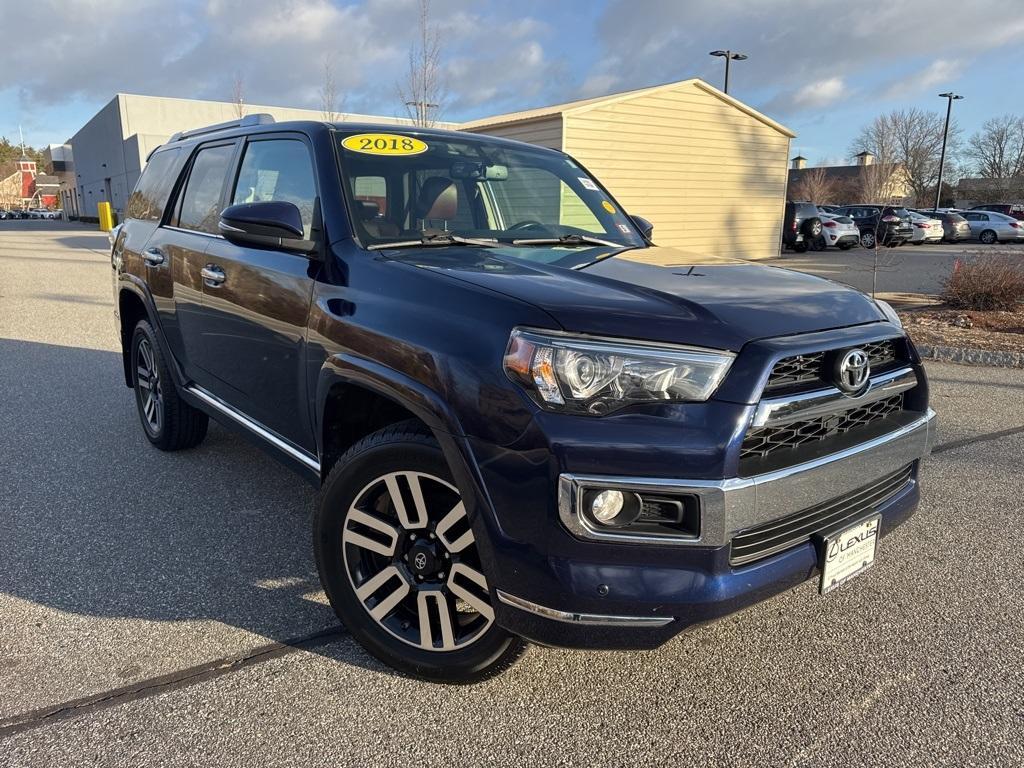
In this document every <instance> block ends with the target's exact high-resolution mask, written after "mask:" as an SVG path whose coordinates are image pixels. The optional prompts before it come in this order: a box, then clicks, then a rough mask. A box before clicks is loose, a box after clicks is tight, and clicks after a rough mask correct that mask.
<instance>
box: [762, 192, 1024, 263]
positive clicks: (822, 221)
mask: <svg viewBox="0 0 1024 768" xmlns="http://www.w3.org/2000/svg"><path fill="white" fill-rule="evenodd" d="M1003 208H1005V209H1006V210H1005V212H1004V211H1003V210H1002V209H1003ZM962 240H977V241H979V242H981V243H985V244H987V245H991V244H993V243H1007V242H1024V208H1020V207H1019V206H1018V207H1017V208H1014V207H1013V206H1010V205H1005V204H1004V205H1000V204H993V205H987V206H986V205H980V206H976V207H974V208H972V209H970V210H966V211H964V210H958V209H956V208H939V209H937V210H934V211H933V210H925V209H913V208H904V207H902V206H893V205H883V204H878V203H860V204H856V205H815V204H814V203H808V202H787V203H786V213H785V218H784V219H783V230H782V244H783V247H785V248H790V249H792V250H794V251H796V252H797V253H803V252H805V251H808V250H818V251H820V250H824V249H826V248H829V247H835V248H839V249H841V250H848V249H850V248H853V247H854V246H856V245H862V246H864V247H865V248H874V247H875V246H876V245H884V246H887V247H890V248H892V247H895V246H899V245H904V244H906V243H913V244H914V245H924V244H925V243H940V242H943V241H945V242H947V243H957V242H960V241H962Z"/></svg>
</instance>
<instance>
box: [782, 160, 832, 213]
mask: <svg viewBox="0 0 1024 768" xmlns="http://www.w3.org/2000/svg"><path fill="white" fill-rule="evenodd" d="M792 197H793V199H794V200H808V201H810V202H812V203H818V204H819V205H820V204H822V203H834V202H835V201H836V182H835V179H833V178H830V177H829V175H828V172H827V171H826V170H825V169H824V168H810V169H808V170H806V171H804V172H803V173H802V174H801V176H800V180H799V181H797V182H796V184H794V185H793V191H792Z"/></svg>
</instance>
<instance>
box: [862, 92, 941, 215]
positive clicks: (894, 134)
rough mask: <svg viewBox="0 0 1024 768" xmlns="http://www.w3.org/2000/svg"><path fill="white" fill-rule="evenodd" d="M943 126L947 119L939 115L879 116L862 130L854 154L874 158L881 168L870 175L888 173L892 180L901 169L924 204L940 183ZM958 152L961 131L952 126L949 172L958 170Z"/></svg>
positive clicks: (897, 112) (907, 112)
mask: <svg viewBox="0 0 1024 768" xmlns="http://www.w3.org/2000/svg"><path fill="white" fill-rule="evenodd" d="M943 125H944V117H943V115H940V114H939V113H938V112H925V111H924V110H920V109H916V108H913V109H898V110H894V111H892V112H889V113H888V114H885V115H879V116H878V117H876V118H875V119H874V120H873V121H872V122H871V123H870V124H869V125H866V126H865V127H864V128H862V129H861V132H860V134H859V135H858V136H857V138H856V139H854V142H853V149H854V152H860V151H868V152H871V153H872V154H874V155H875V158H876V162H875V165H877V166H880V168H879V169H878V170H876V171H870V172H869V173H868V174H867V175H872V176H883V175H884V174H885V172H886V170H888V171H889V174H890V177H891V174H892V173H893V172H896V169H897V167H898V168H901V169H902V173H904V174H906V181H907V185H908V186H909V187H910V189H911V190H912V191H913V193H914V196H915V197H917V198H918V203H920V204H924V203H925V202H927V197H928V196H929V193H931V195H933V196H934V193H935V185H936V184H937V183H938V179H939V155H940V153H941V151H942V132H943ZM959 149H960V128H959V127H958V126H957V125H956V124H955V123H950V126H949V140H948V142H947V145H946V158H947V160H948V161H951V162H950V165H949V167H950V168H952V167H955V162H952V161H954V160H955V158H956V156H957V154H958V152H959ZM887 166H888V167H887ZM868 181H870V180H868ZM875 199H877V198H875Z"/></svg>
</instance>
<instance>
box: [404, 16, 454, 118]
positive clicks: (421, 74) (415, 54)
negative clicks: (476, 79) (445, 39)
mask: <svg viewBox="0 0 1024 768" xmlns="http://www.w3.org/2000/svg"><path fill="white" fill-rule="evenodd" d="M418 33H419V34H418V39H417V41H416V42H414V43H413V45H412V46H411V47H410V48H409V73H408V75H407V76H406V80H405V82H404V83H399V84H398V97H399V98H400V99H401V100H402V103H403V105H404V106H405V109H406V112H407V113H408V115H409V117H410V118H411V119H412V120H413V122H414V123H415V124H416V125H421V126H424V127H428V128H429V127H431V126H433V125H435V124H436V123H437V121H438V120H440V116H441V110H442V109H443V108H444V99H445V95H446V94H445V87H444V77H443V73H442V71H441V34H440V32H439V31H438V29H437V27H436V26H435V25H433V24H431V23H430V0H420V15H419V29H418Z"/></svg>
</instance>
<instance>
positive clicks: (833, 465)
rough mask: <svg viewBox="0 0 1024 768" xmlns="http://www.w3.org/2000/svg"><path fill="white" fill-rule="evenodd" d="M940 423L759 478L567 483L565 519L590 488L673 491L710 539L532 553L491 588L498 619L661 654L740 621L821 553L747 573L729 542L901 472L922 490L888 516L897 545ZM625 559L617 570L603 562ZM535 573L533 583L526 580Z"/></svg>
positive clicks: (902, 499) (548, 639) (572, 639)
mask: <svg viewBox="0 0 1024 768" xmlns="http://www.w3.org/2000/svg"><path fill="white" fill-rule="evenodd" d="M934 434H935V418H934V413H933V412H932V411H930V410H929V411H928V412H927V413H925V414H922V415H921V416H920V418H918V419H916V420H915V421H913V422H911V423H909V424H907V425H906V426H904V427H902V428H900V429H898V430H897V431H895V432H892V433H889V434H887V435H883V436H882V437H879V438H876V439H874V440H871V441H868V442H866V443H863V444H860V445H857V446H855V447H853V448H850V449H848V450H845V451H841V452H839V453H836V454H833V455H830V456H826V457H822V458H820V459H817V460H815V461H811V462H807V463H804V464H800V465H797V466H794V467H789V468H786V469H785V470H780V471H777V472H771V473H767V474H762V475H758V476H754V477H748V478H734V479H728V480H695V481H691V480H671V481H666V480H664V479H645V478H638V477H607V476H582V475H572V474H563V475H562V476H561V478H560V493H559V504H560V513H561V515H562V517H563V520H564V519H565V515H566V514H570V515H571V514H572V507H573V503H574V501H573V500H574V498H575V490H576V489H578V488H580V487H583V486H585V485H587V484H588V483H594V482H604V483H608V484H623V485H625V486H627V487H628V486H629V485H631V484H632V485H635V486H641V487H644V488H669V489H671V490H673V491H675V492H681V491H685V492H690V493H695V494H698V495H700V497H701V500H702V506H703V510H704V511H703V515H702V521H701V533H700V536H699V537H698V538H696V539H693V540H687V541H685V542H677V543H675V544H673V545H666V544H659V543H655V542H637V543H636V544H634V545H630V544H624V543H615V544H602V543H596V542H592V543H589V544H585V545H583V546H584V547H589V548H590V550H591V553H592V554H591V556H590V557H589V558H588V557H581V556H580V552H581V551H585V550H579V549H578V548H577V551H575V552H570V553H568V554H559V553H556V552H554V551H551V550H549V551H548V552H547V553H546V555H545V556H544V557H534V558H531V557H530V556H529V555H530V553H529V552H527V551H526V549H525V548H520V550H519V551H518V553H516V554H515V555H513V556H511V557H509V556H508V555H507V554H506V556H504V557H502V560H503V563H502V567H500V568H499V569H498V573H497V574H496V575H495V578H494V579H492V582H493V586H494V587H495V594H496V596H497V598H498V600H497V602H496V608H495V613H496V618H497V620H498V622H499V623H500V624H501V625H503V626H505V627H506V628H508V629H509V630H511V631H513V632H515V633H517V634H519V635H522V636H524V637H526V638H528V639H530V640H533V641H535V642H539V643H542V644H549V645H558V646H568V647H580V648H651V647H656V646H658V645H660V644H662V643H664V642H665V641H667V640H669V639H670V638H671V637H673V636H674V635H676V634H678V633H679V632H681V631H683V630H685V629H687V628H689V627H692V626H695V625H698V624H701V623H704V622H707V621H711V620H713V619H716V618H719V617H721V616H724V615H726V614H729V613H732V612H735V611H737V610H740V609H742V608H744V607H747V606H749V605H751V604H753V603H756V602H758V601H760V600H763V599H765V598H767V597H770V596H772V595H775V594H778V593H780V592H783V591H785V590H787V589H790V588H792V587H794V586H796V585H797V584H800V583H801V582H803V581H806V580H807V579H809V578H811V577H812V576H813V575H814V574H815V573H816V572H817V568H818V556H817V552H816V549H815V545H814V544H813V543H812V542H811V541H810V540H807V541H806V542H804V543H802V544H799V545H797V546H794V547H792V548H790V549H787V550H785V551H783V552H780V553H778V554H775V555H772V556H769V557H766V558H764V559H761V560H758V561H757V562H754V563H751V564H749V565H745V566H739V567H734V566H731V565H730V563H729V556H730V541H731V540H732V538H733V536H734V535H735V534H737V533H738V532H740V531H743V530H745V529H748V528H751V527H754V526H757V525H760V524H763V523H765V522H768V521H772V520H775V519H777V518H779V517H782V516H784V515H787V514H790V513H793V512H796V511H799V510H802V509H806V508H809V507H812V506H814V505H816V504H819V503H822V502H824V501H827V500H830V499H836V498H838V497H841V496H843V495H844V494H849V493H851V492H853V491H855V490H856V489H858V488H860V487H862V486H864V484H865V483H867V482H870V481H871V480H873V479H876V478H879V477H882V476H884V475H886V474H888V473H890V472H892V471H893V470H894V469H897V468H899V467H903V466H907V465H913V467H914V470H913V474H912V479H911V480H910V482H908V484H907V485H906V486H905V487H904V488H902V489H901V490H900V491H899V492H898V493H896V494H895V495H894V496H892V497H890V498H889V499H888V500H887V501H885V502H884V503H883V504H882V505H881V506H880V507H878V508H877V512H879V513H880V514H881V516H882V532H883V534H885V533H887V532H888V531H889V530H892V529H893V528H894V527H896V526H897V525H899V524H900V523H901V522H903V520H905V519H906V518H907V517H908V516H909V515H910V514H911V513H912V512H913V511H914V509H915V508H916V506H917V502H918V498H919V492H918V487H917V466H918V463H919V460H920V459H921V458H923V457H924V456H926V455H927V454H928V453H929V451H930V449H931V446H932V444H933V442H934ZM609 547H612V548H615V551H616V554H617V555H618V556H617V557H615V558H607V557H601V554H602V553H603V552H604V553H606V552H608V548H609ZM526 572H528V573H529V575H530V578H528V579H526V578H523V576H525V575H526Z"/></svg>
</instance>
